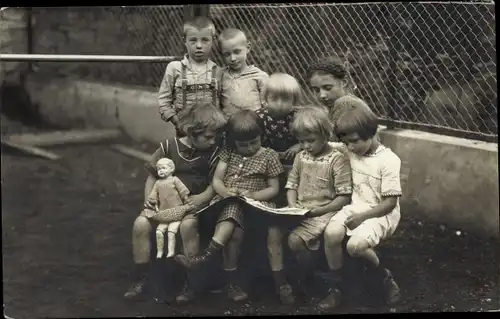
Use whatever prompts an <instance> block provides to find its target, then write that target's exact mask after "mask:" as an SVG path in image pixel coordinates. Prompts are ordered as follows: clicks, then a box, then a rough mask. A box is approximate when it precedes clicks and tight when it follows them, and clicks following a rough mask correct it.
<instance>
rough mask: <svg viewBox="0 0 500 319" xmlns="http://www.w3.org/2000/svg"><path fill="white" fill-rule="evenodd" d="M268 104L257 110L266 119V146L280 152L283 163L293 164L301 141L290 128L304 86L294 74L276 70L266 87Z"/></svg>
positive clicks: (265, 96)
mask: <svg viewBox="0 0 500 319" xmlns="http://www.w3.org/2000/svg"><path fill="white" fill-rule="evenodd" d="M264 102H265V106H264V107H262V108H261V109H259V110H257V111H256V112H257V115H259V117H260V118H261V119H262V124H263V127H264V136H263V141H262V146H264V147H269V148H271V149H273V150H275V151H276V152H278V154H279V155H280V159H281V161H282V163H283V164H285V165H291V164H292V163H293V159H294V158H295V155H296V154H297V153H298V152H299V151H300V144H299V142H298V141H297V138H296V137H295V136H294V135H293V134H292V132H291V130H290V124H291V123H292V121H293V117H294V115H295V110H296V107H297V106H299V105H300V104H301V102H302V89H301V87H300V84H299V82H298V81H297V80H296V79H295V78H294V77H293V76H291V75H289V74H285V73H274V74H272V75H271V76H270V77H269V80H268V81H267V85H266V86H265V87H264Z"/></svg>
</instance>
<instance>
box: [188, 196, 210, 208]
mask: <svg viewBox="0 0 500 319" xmlns="http://www.w3.org/2000/svg"><path fill="white" fill-rule="evenodd" d="M186 204H187V205H188V206H189V207H192V208H200V207H201V206H203V205H204V204H205V201H204V200H203V196H200V195H191V196H189V197H188V198H187V201H186Z"/></svg>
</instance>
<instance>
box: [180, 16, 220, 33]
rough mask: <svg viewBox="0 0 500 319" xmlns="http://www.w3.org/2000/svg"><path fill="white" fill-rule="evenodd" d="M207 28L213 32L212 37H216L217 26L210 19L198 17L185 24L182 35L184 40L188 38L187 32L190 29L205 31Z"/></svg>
mask: <svg viewBox="0 0 500 319" xmlns="http://www.w3.org/2000/svg"><path fill="white" fill-rule="evenodd" d="M207 28H208V29H210V31H211V32H212V37H215V25H214V23H213V22H212V20H210V19H209V18H208V17H204V16H197V17H193V18H191V19H189V20H187V21H186V22H184V25H183V27H182V34H183V36H184V38H186V35H187V31H188V30H189V29H196V30H203V29H207Z"/></svg>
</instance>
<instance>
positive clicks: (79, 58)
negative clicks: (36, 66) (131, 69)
mask: <svg viewBox="0 0 500 319" xmlns="http://www.w3.org/2000/svg"><path fill="white" fill-rule="evenodd" d="M181 59H182V57H181V56H140V55H138V56H136V55H88V54H87V55H78V54H0V61H10V62H14V61H15V62H23V61H39V62H171V61H175V60H181Z"/></svg>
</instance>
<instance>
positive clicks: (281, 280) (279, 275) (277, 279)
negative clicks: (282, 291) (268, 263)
mask: <svg viewBox="0 0 500 319" xmlns="http://www.w3.org/2000/svg"><path fill="white" fill-rule="evenodd" d="M273 279H274V284H275V285H276V288H277V289H279V288H280V287H281V286H284V285H286V284H287V283H288V282H287V281H286V275H285V271H284V270H283V269H282V270H277V271H274V270H273Z"/></svg>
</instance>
